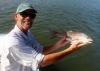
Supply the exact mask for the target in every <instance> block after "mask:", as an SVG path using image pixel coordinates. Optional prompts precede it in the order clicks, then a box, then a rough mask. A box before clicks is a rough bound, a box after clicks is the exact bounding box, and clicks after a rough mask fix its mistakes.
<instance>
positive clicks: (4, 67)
mask: <svg viewBox="0 0 100 71" xmlns="http://www.w3.org/2000/svg"><path fill="white" fill-rule="evenodd" d="M36 13H37V11H36V10H34V8H33V7H32V5H30V4H28V3H22V4H20V5H19V6H18V8H17V11H16V15H15V21H16V25H15V27H14V28H13V29H12V31H11V32H10V33H9V34H8V35H7V36H6V37H5V39H4V41H3V44H4V45H3V46H2V47H3V48H2V50H1V71H39V67H45V66H47V65H49V64H52V63H54V62H56V61H58V60H60V59H62V58H63V57H65V56H66V55H68V54H70V53H72V52H74V51H76V50H78V49H79V48H81V46H83V44H80V42H79V41H76V42H73V43H72V45H71V46H70V47H69V48H66V49H64V50H62V51H59V52H54V51H55V50H56V49H58V48H60V47H64V46H65V45H66V44H67V40H66V38H67V37H66V36H64V37H63V38H61V39H60V40H59V41H58V42H57V43H55V44H54V45H51V46H49V47H45V48H43V46H42V45H40V44H39V42H38V41H37V40H36V39H35V38H34V36H32V34H31V32H30V30H29V29H30V28H31V27H32V24H33V22H34V20H35V17H36Z"/></svg>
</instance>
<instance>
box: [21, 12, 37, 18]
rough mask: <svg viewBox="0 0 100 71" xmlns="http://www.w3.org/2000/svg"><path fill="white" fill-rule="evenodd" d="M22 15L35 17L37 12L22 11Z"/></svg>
mask: <svg viewBox="0 0 100 71" xmlns="http://www.w3.org/2000/svg"><path fill="white" fill-rule="evenodd" d="M20 15H21V16H22V17H24V18H25V17H28V16H29V17H30V18H35V17H36V14H35V13H28V12H25V11H24V12H20Z"/></svg>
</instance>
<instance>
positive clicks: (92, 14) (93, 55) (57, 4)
mask: <svg viewBox="0 0 100 71" xmlns="http://www.w3.org/2000/svg"><path fill="white" fill-rule="evenodd" d="M25 1H26V2H31V3H32V4H33V6H34V8H35V9H36V10H37V11H38V16H37V19H36V22H35V24H34V27H33V28H32V29H31V30H32V33H33V34H34V35H35V36H36V37H37V39H38V40H39V41H40V42H41V44H44V45H50V44H52V43H54V42H55V41H56V40H57V39H49V37H50V34H51V33H52V31H60V32H64V31H69V30H73V31H80V32H84V33H86V34H88V35H90V36H91V37H92V38H93V40H94V42H93V44H92V45H88V46H85V48H82V49H80V50H79V51H77V52H75V53H73V54H71V55H69V56H66V57H65V58H64V59H62V60H60V61H58V62H57V63H55V64H53V65H50V66H48V67H45V68H43V69H42V70H43V71H55V70H56V71H99V70H100V44H99V43H100V0H0V33H1V34H5V33H8V32H9V31H10V30H11V29H12V28H13V26H14V24H15V21H14V12H15V11H16V7H17V5H18V4H20V3H21V2H25Z"/></svg>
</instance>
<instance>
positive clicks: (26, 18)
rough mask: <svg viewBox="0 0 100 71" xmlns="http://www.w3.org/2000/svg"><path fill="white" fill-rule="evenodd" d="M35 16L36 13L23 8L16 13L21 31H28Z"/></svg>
mask: <svg viewBox="0 0 100 71" xmlns="http://www.w3.org/2000/svg"><path fill="white" fill-rule="evenodd" d="M35 17H36V14H34V13H33V12H32V10H30V9H29V10H25V11H23V12H21V13H18V14H17V15H16V21H17V25H18V26H19V27H20V29H21V30H22V31H28V30H29V29H30V28H31V27H32V23H33V21H34V19H35Z"/></svg>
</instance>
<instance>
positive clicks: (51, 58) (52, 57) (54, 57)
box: [40, 42, 83, 67]
mask: <svg viewBox="0 0 100 71" xmlns="http://www.w3.org/2000/svg"><path fill="white" fill-rule="evenodd" d="M82 46H83V44H80V42H74V43H73V44H72V45H71V46H70V47H69V48H66V49H65V50H62V51H59V52H55V53H51V54H47V55H45V56H44V59H43V61H42V62H41V64H40V66H41V67H45V66H47V65H49V64H52V63H55V62H56V61H58V60H60V59H62V58H64V57H65V56H66V55H69V54H71V53H73V52H74V51H76V50H78V49H79V48H81V47H82Z"/></svg>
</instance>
